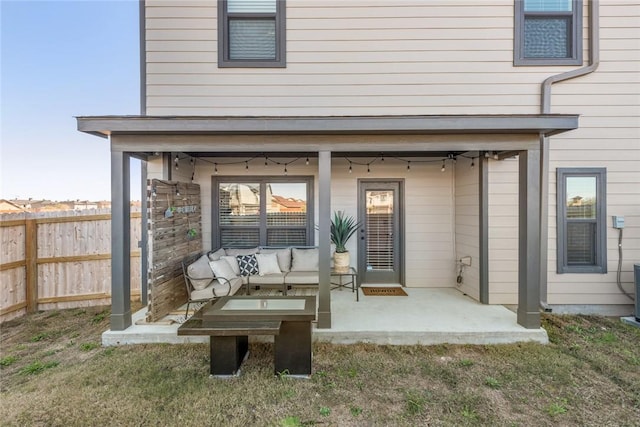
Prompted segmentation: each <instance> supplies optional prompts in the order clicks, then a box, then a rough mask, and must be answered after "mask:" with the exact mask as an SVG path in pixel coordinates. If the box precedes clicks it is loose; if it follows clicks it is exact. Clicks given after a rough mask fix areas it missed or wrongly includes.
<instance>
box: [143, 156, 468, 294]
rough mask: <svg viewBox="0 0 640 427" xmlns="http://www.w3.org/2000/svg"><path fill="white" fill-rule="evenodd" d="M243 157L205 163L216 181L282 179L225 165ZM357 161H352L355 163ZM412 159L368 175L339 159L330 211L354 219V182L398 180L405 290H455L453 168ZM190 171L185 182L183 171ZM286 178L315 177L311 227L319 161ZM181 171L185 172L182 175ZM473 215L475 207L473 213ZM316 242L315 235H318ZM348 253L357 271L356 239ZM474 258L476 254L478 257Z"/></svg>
mask: <svg viewBox="0 0 640 427" xmlns="http://www.w3.org/2000/svg"><path fill="white" fill-rule="evenodd" d="M245 159H246V157H245V158H206V160H208V161H209V162H218V170H219V173H218V175H217V176H218V177H223V176H246V175H247V174H249V176H251V175H255V176H282V175H283V168H282V167H281V166H277V165H269V167H267V168H265V166H264V162H263V160H262V158H258V159H255V160H253V161H250V162H249V172H247V171H246V170H245V165H244V163H240V164H236V165H224V163H225V162H227V163H230V162H234V161H239V160H240V161H243V160H245ZM354 160H355V159H354ZM420 160H427V159H413V160H412V163H411V170H410V171H407V169H406V164H405V163H403V162H399V161H394V160H393V159H387V160H386V162H385V164H380V163H376V164H374V165H372V166H371V172H370V173H367V172H366V166H358V165H353V172H352V173H349V172H348V169H349V163H348V162H347V160H345V159H342V158H336V159H333V161H332V172H331V177H332V180H331V199H332V205H331V209H332V211H334V210H343V211H345V213H346V214H348V215H352V216H354V217H355V216H357V213H358V205H357V199H358V197H357V196H358V179H360V178H366V179H377V178H379V179H402V180H404V182H405V200H404V219H405V221H406V228H407V230H411V232H410V233H407V235H406V238H405V249H404V250H405V262H406V267H405V268H406V278H405V285H406V286H408V287H436V288H442V287H453V286H455V283H456V282H455V274H456V269H455V252H454V236H455V223H454V194H453V186H452V182H453V174H454V171H453V168H452V167H449V168H448V169H447V170H446V171H445V172H441V171H440V168H441V163H440V162H429V163H420V162H419V161H420ZM209 162H206V161H203V160H200V161H198V160H196V173H195V176H194V182H195V183H197V184H199V185H200V192H201V193H200V194H201V197H202V204H201V206H202V246H203V248H205V249H217V248H214V247H213V245H212V242H211V226H212V224H211V218H212V212H211V207H212V201H211V194H212V188H211V182H212V176H213V165H212V163H209ZM148 168H149V171H150V174H151V173H154V174H157V173H158V172H157V171H159V170H161V168H162V161H161V159H160V158H159V157H158V158H153V159H150V160H149V166H148ZM189 168H190V163H189V160H187V159H184V160H182V161H181V162H180V166H179V169H178V170H177V171H175V169H174V172H173V173H176V172H178V176H177V177H174V179H177V180H180V181H190V179H191V170H190V169H189ZM187 169H189V173H188V175H189V176H188V177H187V176H186V171H187ZM287 169H288V176H289V177H295V176H313V177H314V185H315V189H314V194H315V200H314V206H316V209H315V210H314V212H315V223H316V224H317V223H318V209H317V203H318V175H317V169H318V165H317V161H316V159H313V158H312V159H310V161H309V165H306V164H305V162H304V160H300V161H298V162H296V163H294V164H291V165H289V166H288V167H287ZM180 171H185V172H184V173H180ZM476 211H477V208H476ZM315 241H316V243H317V241H318V236H317V232H316V237H315ZM347 249H348V250H349V251H350V252H351V253H352V256H351V264H352V266H353V267H356V266H357V253H358V249H357V240H356V239H355V238H352V239H350V240H349V242H348V244H347ZM476 256H477V255H476Z"/></svg>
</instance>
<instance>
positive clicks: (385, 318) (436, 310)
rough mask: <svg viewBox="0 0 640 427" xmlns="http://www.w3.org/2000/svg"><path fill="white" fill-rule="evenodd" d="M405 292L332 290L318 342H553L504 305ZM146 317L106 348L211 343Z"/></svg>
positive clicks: (109, 335)
mask: <svg viewBox="0 0 640 427" xmlns="http://www.w3.org/2000/svg"><path fill="white" fill-rule="evenodd" d="M404 290H405V291H406V293H407V294H408V296H406V297H397V296H366V295H362V293H360V301H359V302H356V298H355V294H353V293H352V292H351V291H350V290H348V289H341V290H334V291H332V292H331V314H332V317H331V319H332V327H331V328H330V329H317V328H316V327H315V323H314V326H313V339H314V341H321V342H331V343H336V344H352V343H356V342H366V343H374V344H393V345H412V344H424V345H430V344H442V343H451V344H502V343H513V342H522V341H532V342H538V343H543V344H546V343H548V342H549V339H548V336H547V332H546V331H545V330H544V329H542V328H540V329H525V328H523V327H522V326H520V325H518V324H517V322H516V314H515V313H514V312H512V311H511V310H509V309H507V308H506V307H504V306H501V305H483V304H480V303H478V302H477V301H475V300H473V299H472V298H470V297H468V296H466V295H463V294H462V293H460V292H459V291H458V290H456V289H452V288H431V289H425V288H404ZM301 291H302V292H305V291H306V292H308V291H309V290H305V289H302V290H301ZM145 313H146V308H144V309H142V310H140V311H138V312H136V313H135V314H134V315H133V323H134V324H133V325H132V326H131V327H129V328H127V329H126V330H124V331H106V332H105V333H103V335H102V344H103V345H104V346H113V345H125V344H146V343H171V344H180V343H196V342H197V343H207V342H208V337H196V336H194V337H184V336H180V337H179V336H178V335H177V333H176V331H177V329H178V326H179V324H178V323H174V324H136V323H139V322H140V321H141V320H143V319H144V317H145ZM252 338H254V337H252ZM265 339H267V337H265ZM271 339H272V338H271Z"/></svg>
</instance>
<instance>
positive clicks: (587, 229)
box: [557, 168, 607, 273]
mask: <svg viewBox="0 0 640 427" xmlns="http://www.w3.org/2000/svg"><path fill="white" fill-rule="evenodd" d="M557 178H558V183H557V186H558V187H557V191H558V193H557V203H558V245H557V250H558V273H606V272H607V257H606V254H607V242H606V240H607V239H606V237H607V235H606V231H607V230H606V201H605V197H606V190H605V189H606V171H605V169H602V168H584V169H573V168H571V169H570V168H566V169H565V168H561V169H558V172H557Z"/></svg>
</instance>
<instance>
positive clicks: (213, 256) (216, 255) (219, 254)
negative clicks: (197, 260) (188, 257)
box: [209, 248, 226, 261]
mask: <svg viewBox="0 0 640 427" xmlns="http://www.w3.org/2000/svg"><path fill="white" fill-rule="evenodd" d="M225 255H226V252H225V251H224V249H222V248H220V249H218V250H217V251H215V252H210V253H209V260H210V261H217V260H219V259H220V257H223V256H225Z"/></svg>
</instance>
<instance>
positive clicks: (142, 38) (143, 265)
mask: <svg viewBox="0 0 640 427" xmlns="http://www.w3.org/2000/svg"><path fill="white" fill-rule="evenodd" d="M138 19H139V24H138V29H139V31H140V33H139V42H140V44H139V49H140V52H139V57H140V115H141V116H146V115H147V55H146V49H147V33H146V27H147V25H146V9H145V0H139V2H138ZM147 172H148V165H147V160H141V161H140V199H141V201H142V203H140V216H141V219H140V222H141V229H140V239H141V240H140V242H138V246H139V247H140V301H141V302H142V305H144V306H146V305H148V303H149V299H148V292H149V274H148V271H149V222H148V217H147V215H148V211H147V203H146V201H145V199H146V197H147V196H146V194H147Z"/></svg>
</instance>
